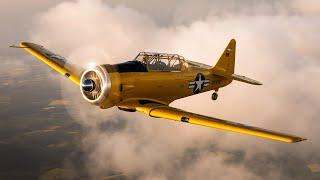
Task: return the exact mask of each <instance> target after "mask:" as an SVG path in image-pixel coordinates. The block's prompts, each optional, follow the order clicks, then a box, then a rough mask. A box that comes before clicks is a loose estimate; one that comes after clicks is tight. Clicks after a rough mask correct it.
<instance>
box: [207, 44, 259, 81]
mask: <svg viewBox="0 0 320 180" xmlns="http://www.w3.org/2000/svg"><path fill="white" fill-rule="evenodd" d="M235 57H236V40H234V39H231V41H230V42H229V44H228V46H227V47H226V49H225V50H224V52H223V54H222V55H221V57H220V59H219V60H218V62H217V64H216V65H215V66H214V67H213V68H212V72H213V74H215V75H218V76H222V77H225V78H228V79H232V80H236V81H241V82H244V83H248V84H253V85H262V83H260V82H259V81H256V80H254V79H251V78H248V77H245V76H241V75H237V74H234V66H235Z"/></svg>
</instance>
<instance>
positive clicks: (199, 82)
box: [194, 76, 204, 91]
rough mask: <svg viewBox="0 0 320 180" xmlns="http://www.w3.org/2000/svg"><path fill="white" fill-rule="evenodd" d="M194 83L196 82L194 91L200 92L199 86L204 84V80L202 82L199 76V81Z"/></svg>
mask: <svg viewBox="0 0 320 180" xmlns="http://www.w3.org/2000/svg"><path fill="white" fill-rule="evenodd" d="M195 82H196V85H197V87H196V89H195V90H194V91H197V90H199V91H201V86H202V84H203V83H204V80H202V79H201V76H199V80H197V81H195Z"/></svg>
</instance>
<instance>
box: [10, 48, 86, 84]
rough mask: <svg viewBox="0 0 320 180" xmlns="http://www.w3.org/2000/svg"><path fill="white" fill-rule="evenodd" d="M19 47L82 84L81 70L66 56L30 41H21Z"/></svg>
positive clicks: (76, 82)
mask: <svg viewBox="0 0 320 180" xmlns="http://www.w3.org/2000/svg"><path fill="white" fill-rule="evenodd" d="M12 47H16V46H12ZM18 48H22V49H24V50H26V51H27V52H29V53H30V54H31V55H33V56H34V57H36V58H38V59H39V60H41V61H43V62H44V63H46V64H47V65H48V66H50V67H51V68H52V69H54V70H56V71H57V72H59V73H60V74H62V75H63V76H65V77H67V78H68V79H70V80H71V81H72V82H74V83H75V84H77V85H80V77H81V70H80V69H79V68H77V67H75V66H74V65H71V64H69V63H68V62H67V60H66V59H65V58H64V57H62V56H60V55H58V54H55V53H53V52H51V51H49V50H47V49H45V48H44V47H43V46H40V45H37V44H34V43H30V42H21V43H20V46H18Z"/></svg>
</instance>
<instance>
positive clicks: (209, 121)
mask: <svg viewBox="0 0 320 180" xmlns="http://www.w3.org/2000/svg"><path fill="white" fill-rule="evenodd" d="M13 47H17V48H23V49H25V50H26V51H27V52H29V53H30V54H32V55H33V56H35V57H36V58H38V59H40V60H41V61H43V62H44V63H46V64H47V65H48V66H50V67H51V68H53V69H54V70H56V71H57V72H59V73H60V74H62V75H63V76H65V77H66V78H68V79H69V80H71V81H72V82H73V83H75V84H76V85H78V86H80V91H81V93H82V95H83V98H84V99H85V100H86V101H88V102H89V103H92V104H94V105H97V106H99V107H100V108H102V109H107V108H110V107H113V106H117V107H118V108H119V109H120V110H123V111H128V112H135V111H138V112H141V113H144V114H147V115H149V116H151V117H155V118H164V119H169V120H175V121H181V122H184V123H190V124H196V125H201V126H207V127H212V128H218V129H223V130H228V131H233V132H238V133H243V134H248V135H253V136H259V137H263V138H268V139H272V140H278V141H283V142H290V143H295V142H299V141H303V140H306V139H304V138H301V137H297V136H293V135H289V134H284V133H279V132H275V131H270V130H266V129H261V128H257V127H252V126H248V125H244V124H240V123H235V122H231V121H226V120H222V119H218V118H214V117H208V116H204V115H199V114H195V113H191V112H186V111H184V110H181V109H177V108H174V107H170V106H169V104H170V103H171V102H173V101H174V100H176V99H180V98H184V97H187V96H192V95H195V94H198V93H203V92H206V91H211V90H214V92H213V94H212V100H216V99H217V98H218V94H217V92H218V90H219V89H220V88H222V87H225V86H227V85H228V84H230V83H231V82H232V81H233V80H236V81H241V82H244V83H249V84H253V85H261V83H260V82H258V81H256V80H253V79H250V78H247V77H245V76H240V75H236V74H235V73H234V67H235V53H236V41H235V40H234V39H232V40H231V41H230V43H229V44H228V46H227V47H226V49H225V50H224V52H223V54H222V55H221V57H220V59H219V60H218V62H217V63H216V65H215V66H208V65H205V64H202V63H197V62H194V61H189V60H186V59H185V58H184V57H182V56H180V55H177V54H167V53H154V52H140V53H139V54H138V55H137V56H136V57H135V58H134V59H133V60H131V61H127V62H124V63H120V64H113V65H110V64H102V65H96V66H93V67H90V68H88V69H84V70H78V69H77V68H75V66H74V65H72V64H71V63H69V62H68V61H67V60H66V59H65V58H64V57H62V56H60V55H57V54H55V53H53V52H51V51H49V50H47V49H45V48H44V47H43V46H40V45H37V44H34V43H30V42H21V43H20V45H19V46H13Z"/></svg>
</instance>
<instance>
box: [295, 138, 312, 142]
mask: <svg viewBox="0 0 320 180" xmlns="http://www.w3.org/2000/svg"><path fill="white" fill-rule="evenodd" d="M306 140H308V139H306V138H297V139H294V140H292V143H298V142H301V141H306Z"/></svg>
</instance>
